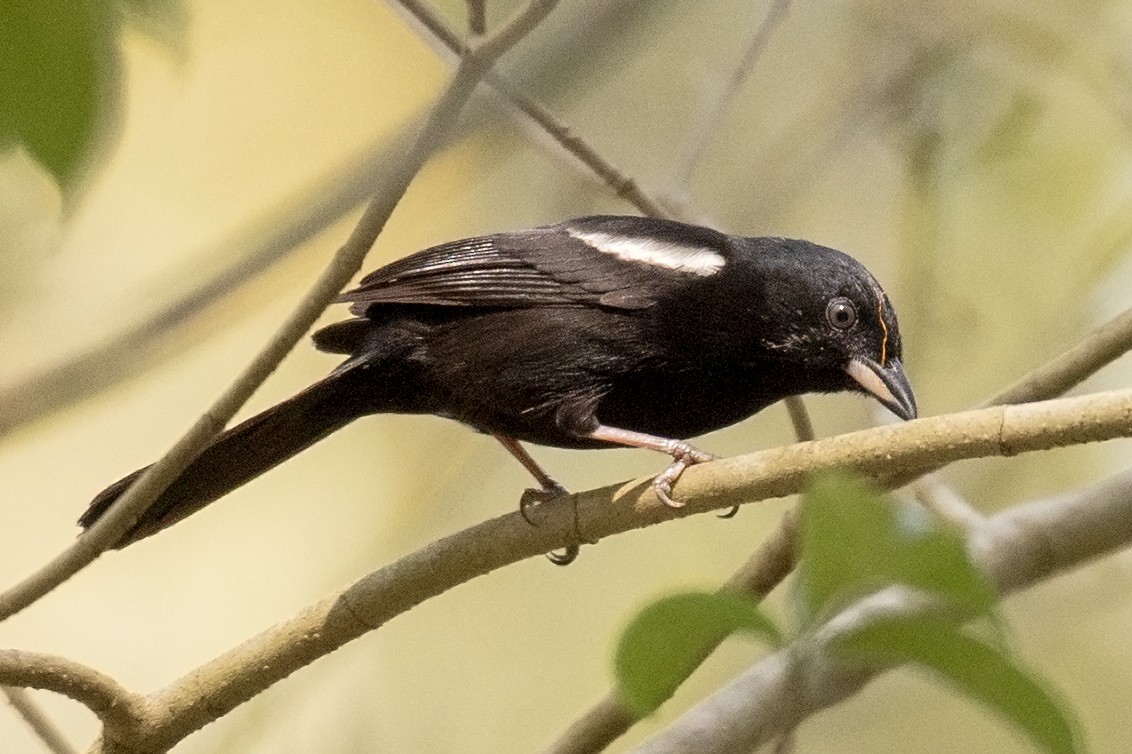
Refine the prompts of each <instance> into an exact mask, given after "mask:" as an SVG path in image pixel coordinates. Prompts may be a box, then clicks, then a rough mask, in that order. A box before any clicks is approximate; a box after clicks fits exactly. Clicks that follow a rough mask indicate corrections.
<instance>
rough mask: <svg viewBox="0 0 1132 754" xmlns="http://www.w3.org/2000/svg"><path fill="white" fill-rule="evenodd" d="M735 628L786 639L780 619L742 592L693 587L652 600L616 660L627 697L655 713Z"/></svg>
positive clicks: (637, 707) (619, 648)
mask: <svg viewBox="0 0 1132 754" xmlns="http://www.w3.org/2000/svg"><path fill="white" fill-rule="evenodd" d="M735 631H746V632H749V633H753V634H755V635H757V636H760V637H762V638H764V639H766V640H767V641H769V642H771V643H772V644H775V645H778V644H781V642H782V635H781V633H780V632H779V630H778V628H777V627H776V626H775V625H774V623H773V622H772V621H771V620H770V619H769V618H767V617H766V616H765V615H763V614H762V613H761V612H760V611H759V609H758V607H756V605H755V604H754V603H753V602H752V601H751V600H749V599H747V598H745V597H741V596H739V595H735V594H722V593H715V594H711V593H706V592H688V593H685V594H676V595H672V596H671V597H665V598H664V599H661V600H658V601H656V602H654V603H652V604H651V605H649V606H648V607H646V608H645V609H644V610H642V611H641V612H640V613H639V614H638V615H637V617H636V618H634V619H633V621H632V623H630V624H629V627H628V628H627V629H625V632H624V633H623V634H622V636H621V641H620V642H619V643H618V646H617V654H616V658H615V662H614V665H615V669H616V674H617V681H618V685H619V692H620V695H621V698H622V699H623V700H624V701H625V703H626V704H627V705H628V706H629V708H630V709H632V710H633V711H634V712H636V713H637V714H638V715H641V716H642V717H643V716H644V715H647V714H650V713H651V712H653V711H654V710H655V709H656V708H657V707H659V706H660V705H661V704H663V703H664V701H665V700H667V699H668V698H669V697H670V696H672V694H673V693H674V692H675V691H676V688H677V687H678V686H679V685H680V684H681V683H682V682H683V681H684V679H685V678H687V677H688V676H689V675H691V674H692V671H693V670H695V669H696V667H698V666H699V664H700V663H701V662H703V660H704V658H705V657H707V656H708V654H710V653H711V650H712V649H714V648H715V646H716V645H718V644H719V642H721V641H722V640H723V639H725V638H727V636H729V635H730V634H732V633H733V632H735Z"/></svg>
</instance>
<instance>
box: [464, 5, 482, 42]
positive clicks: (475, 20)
mask: <svg viewBox="0 0 1132 754" xmlns="http://www.w3.org/2000/svg"><path fill="white" fill-rule="evenodd" d="M467 4H468V32H469V33H471V34H472V35H473V36H477V37H478V36H481V35H482V34H484V33H485V32H486V31H487V0H467Z"/></svg>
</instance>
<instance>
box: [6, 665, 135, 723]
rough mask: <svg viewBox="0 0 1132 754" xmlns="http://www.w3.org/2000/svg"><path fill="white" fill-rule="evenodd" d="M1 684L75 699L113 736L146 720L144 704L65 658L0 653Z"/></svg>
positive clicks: (100, 676)
mask: <svg viewBox="0 0 1132 754" xmlns="http://www.w3.org/2000/svg"><path fill="white" fill-rule="evenodd" d="M0 684H2V685H4V686H11V687H14V688H29V689H44V690H46V691H54V692H55V693H57V694H62V695H63V696H65V697H67V698H69V699H74V700H75V701H76V702H79V703H80V704H82V705H83V706H85V707H86V708H87V709H89V710H90V711H91V712H93V713H94V714H95V715H97V716H98V719H99V720H101V721H102V724H103V725H105V726H106V729H107V730H108V731H110V732H113V733H118V732H121V731H133V730H136V729H137V728H138V726H139V725H140V724H141V721H143V720H144V719H145V717H146V707H145V700H144V699H143V698H142V697H141V696H139V695H137V694H133V693H131V692H129V691H127V690H126V689H124V688H122V687H121V686H119V685H118V682H117V681H115V680H114V679H113V678H111V677H110V676H108V675H104V674H102V673H99V672H98V671H97V670H93V669H92V668H88V667H87V666H86V665H81V664H79V663H77V662H75V661H74V660H68V659H67V658H66V657H56V656H54V655H45V654H39V653H36V652H22V651H20V650H16V649H0Z"/></svg>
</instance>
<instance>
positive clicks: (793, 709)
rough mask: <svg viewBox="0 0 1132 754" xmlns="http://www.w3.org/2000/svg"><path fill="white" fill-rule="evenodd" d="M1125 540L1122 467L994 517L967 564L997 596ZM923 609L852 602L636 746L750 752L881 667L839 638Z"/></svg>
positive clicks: (872, 600)
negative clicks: (856, 658) (863, 661)
mask: <svg viewBox="0 0 1132 754" xmlns="http://www.w3.org/2000/svg"><path fill="white" fill-rule="evenodd" d="M1130 541H1132V472H1125V473H1123V474H1120V475H1118V476H1116V477H1114V478H1113V479H1110V480H1109V481H1107V482H1104V483H1102V484H1100V485H1098V486H1096V487H1094V488H1092V489H1088V490H1084V491H1077V492H1074V493H1071V494H1067V495H1063V496H1060V497H1057V498H1054V499H1051V500H1048V501H1045V502H1039V503H1031V504H1029V505H1024V506H1019V507H1017V508H1013V509H1011V510H1008V511H1005V512H1003V513H1000V514H998V515H996V516H993V517H991V518H990V519H988V521H987V524H986V525H985V526H983V527H982V528H981V529H980V530H979V532H978V533H977V534H976V535H975V536H974V537H973V538H972V545H973V549H974V552H975V557H976V560H977V561H978V562H979V563H980V565H981V566H982V567H983V568H984V570H985V572H986V573H987V575H988V576H989V577H990V579H991V580H992V582H993V583H994V584H995V585H996V586H997V587H998V589H999V591H1000V592H1001V593H1002V594H1004V595H1005V594H1009V593H1010V592H1013V591H1016V590H1020V589H1024V588H1026V587H1028V586H1031V585H1033V584H1034V583H1036V582H1039V581H1041V580H1043V579H1045V578H1047V577H1049V576H1051V575H1053V574H1056V573H1059V572H1061V571H1064V570H1067V569H1070V568H1074V567H1076V566H1079V565H1082V564H1084V563H1086V562H1088V561H1089V560H1092V559H1093V558H1096V557H1099V556H1101V555H1104V554H1106V553H1109V552H1112V551H1113V550H1116V549H1118V548H1121V547H1126V546H1127V545H1128V543H1129V542H1130ZM922 609H924V603H923V600H922V599H917V598H916V596H914V595H911V594H909V593H908V592H906V591H905V590H902V589H897V588H893V589H888V590H885V591H883V592H881V593H879V594H876V595H873V596H871V597H869V598H867V599H864V600H861V601H860V602H858V603H857V604H856V605H854V606H853V607H851V608H849V609H847V610H846V611H844V612H842V613H841V614H839V615H838V616H836V617H835V618H834V619H832V620H831V621H830V622H829V623H827V624H825V625H824V626H823V627H821V628H820V629H818V631H817V632H816V633H815V635H814V636H812V637H810V638H807V639H806V640H805V641H799V642H797V643H795V645H794V646H792V647H790V648H789V649H787V650H783V651H781V652H777V653H775V654H773V655H771V656H770V657H767V658H765V659H764V660H762V661H760V662H759V663H757V664H756V665H755V666H754V667H752V668H751V669H750V670H748V671H747V672H745V673H744V674H743V675H741V676H740V677H739V678H737V679H735V680H734V681H732V682H731V683H730V684H728V685H727V686H726V687H724V688H723V689H721V690H719V691H718V692H716V693H715V694H713V695H712V696H710V697H708V698H707V699H705V700H704V701H702V702H701V703H699V704H697V705H696V706H695V707H693V708H692V709H691V710H689V711H688V712H687V713H686V714H685V715H683V716H682V717H681V718H680V719H678V720H677V721H676V722H674V723H673V724H672V725H671V726H669V728H667V729H666V730H664V731H663V732H661V733H660V734H659V735H657V736H655V737H654V738H652V739H651V740H650V741H648V742H646V743H645V744H644V745H642V746H641V747H639V748H638V749H637V751H639V752H648V753H649V754H669V753H672V754H675V753H676V752H688V751H696V752H704V754H712V753H713V752H717V753H719V754H723V753H724V752H732V751H753V750H754V749H755V748H756V747H758V746H759V745H760V744H763V743H766V742H768V741H770V740H773V739H774V738H775V737H776V736H778V735H781V734H782V733H785V732H788V731H791V730H793V729H794V728H796V727H797V726H798V725H799V724H800V723H801V722H802V721H803V720H805V719H806V718H807V717H808V716H809V715H811V714H813V713H814V712H816V711H818V710H820V709H823V708H825V707H828V706H831V705H833V704H836V703H837V702H840V701H842V700H844V699H847V698H849V697H850V696H852V695H853V694H854V693H856V692H857V691H858V690H860V689H861V688H862V687H863V686H864V685H865V684H866V683H867V682H868V681H870V680H872V678H873V677H875V676H876V675H877V674H879V673H880V672H883V671H882V670H880V669H866V668H863V667H862V666H860V665H856V664H854V665H849V664H844V663H842V662H840V661H839V660H838V658H837V657H836V656H835V654H834V653H833V652H832V651H831V647H833V646H834V645H835V644H836V642H837V640H838V639H840V638H843V637H846V636H848V635H850V634H851V633H853V632H855V631H858V630H860V629H861V628H862V627H863V626H865V625H867V624H868V623H870V622H872V621H876V620H878V619H883V618H892V617H896V616H899V615H908V614H912V613H915V612H917V611H919V610H922Z"/></svg>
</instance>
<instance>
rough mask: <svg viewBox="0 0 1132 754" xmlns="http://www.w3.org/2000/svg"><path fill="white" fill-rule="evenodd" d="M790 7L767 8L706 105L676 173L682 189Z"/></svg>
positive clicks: (780, 0) (782, 1) (774, 0)
mask: <svg viewBox="0 0 1132 754" xmlns="http://www.w3.org/2000/svg"><path fill="white" fill-rule="evenodd" d="M789 7H790V0H771V6H770V9H769V10H767V12H766V16H765V17H764V18H763V22H762V23H761V24H759V25H758V26H757V27H755V31H754V33H753V34H752V35H751V39H750V41H749V42H748V43H747V46H746V48H745V49H744V50H743V55H742V57H741V58H740V59H739V64H738V65H737V66H736V67H735V70H734V71H732V72H731V75H730V76H729V77H728V78H727V81H726V82H725V84H724V86H723V88H722V89H721V90H720V91H719V93H718V95H717V96H716V97H715V100H714V101H713V102H711V103H709V104H708V105H707V106H706V107H703V108H702V111H703V114H702V115H701V116H700V122H699V126H698V128H697V131H696V134H695V135H694V137H693V139H692V143H691V146H690V147H689V148H688V153H687V155H685V157H684V159H683V160H682V162H681V164H680V166H679V168H678V170H677V171H676V176H677V178H678V183H677V185H678V186H679V187H680V188H682V189H683V188H686V187H687V186H689V185H690V184H691V182H692V176H693V174H694V173H695V172H696V167H697V166H698V165H699V164H700V160H702V159H703V155H704V152H705V151H706V150H707V147H708V145H709V144H710V143H711V138H712V135H713V134H714V133H715V131H716V129H717V128H718V127H719V124H720V122H721V121H722V120H723V116H724V115H725V114H726V113H727V109H728V108H729V107H731V103H732V102H734V100H735V98H736V97H737V96H738V95H739V92H740V91H742V89H743V84H744V83H746V81H747V79H748V78H749V77H750V75H751V72H752V71H753V70H754V68H755V64H756V63H758V62H759V59H760V58H761V57H762V55H763V53H764V52H765V51H766V48H767V44H768V43H769V42H770V39H771V35H773V34H774V32H775V30H776V29H777V28H778V27H779V25H780V24H781V23H782V22H783V21H784V20H785V19H786V11H787V10H788V9H789Z"/></svg>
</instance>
